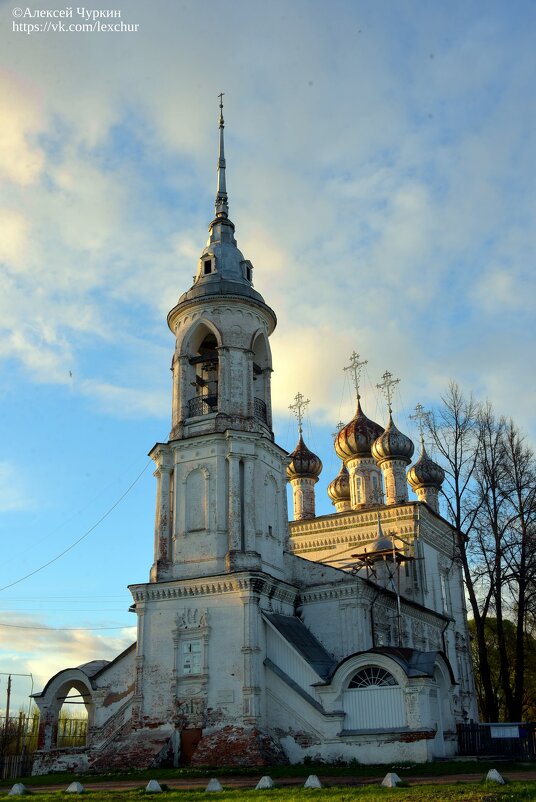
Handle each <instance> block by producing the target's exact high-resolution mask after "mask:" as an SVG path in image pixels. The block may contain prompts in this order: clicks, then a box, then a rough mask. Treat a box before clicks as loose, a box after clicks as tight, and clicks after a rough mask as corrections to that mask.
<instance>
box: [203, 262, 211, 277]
mask: <svg viewBox="0 0 536 802" xmlns="http://www.w3.org/2000/svg"><path fill="white" fill-rule="evenodd" d="M203 272H204V274H205V276H208V274H209V273H211V272H212V261H211V260H210V259H207V260H206V262H205V263H204V265H203Z"/></svg>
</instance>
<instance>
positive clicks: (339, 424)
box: [331, 420, 344, 437]
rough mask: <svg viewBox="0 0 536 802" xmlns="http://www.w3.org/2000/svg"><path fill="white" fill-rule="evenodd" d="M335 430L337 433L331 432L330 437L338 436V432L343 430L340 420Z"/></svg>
mask: <svg viewBox="0 0 536 802" xmlns="http://www.w3.org/2000/svg"><path fill="white" fill-rule="evenodd" d="M335 428H336V430H337V431H336V432H331V436H332V437H337V435H338V434H339V432H340V430H341V429H343V428H344V423H343V422H342V420H340V421H339V422H338V423H336V424H335Z"/></svg>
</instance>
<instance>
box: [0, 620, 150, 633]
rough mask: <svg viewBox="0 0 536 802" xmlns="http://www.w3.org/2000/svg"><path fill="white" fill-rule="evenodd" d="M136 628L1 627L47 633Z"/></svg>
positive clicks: (1, 624) (1, 623) (6, 625)
mask: <svg viewBox="0 0 536 802" xmlns="http://www.w3.org/2000/svg"><path fill="white" fill-rule="evenodd" d="M133 626H135V625H134V624H127V625H125V626H122V627H33V626H30V625H24V624H4V622H3V621H0V627H9V629H43V630H46V632H94V631H95V630H97V629H130V628H131V627H133Z"/></svg>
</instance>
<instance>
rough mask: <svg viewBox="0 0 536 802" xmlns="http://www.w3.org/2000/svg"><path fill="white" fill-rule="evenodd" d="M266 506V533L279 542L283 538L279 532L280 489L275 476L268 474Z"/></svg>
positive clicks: (265, 490) (266, 480)
mask: <svg viewBox="0 0 536 802" xmlns="http://www.w3.org/2000/svg"><path fill="white" fill-rule="evenodd" d="M264 499H265V501H264V504H265V507H264V508H265V510H266V532H265V534H267V535H269V536H270V537H275V538H277V539H278V540H279V539H280V537H281V532H279V488H278V486H277V481H276V479H275V477H274V476H273V474H271V473H269V474H267V476H266V478H265V480H264Z"/></svg>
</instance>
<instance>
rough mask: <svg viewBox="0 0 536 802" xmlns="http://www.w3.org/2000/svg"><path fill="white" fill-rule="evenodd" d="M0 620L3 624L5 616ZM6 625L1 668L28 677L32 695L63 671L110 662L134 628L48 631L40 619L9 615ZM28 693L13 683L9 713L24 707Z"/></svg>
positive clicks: (1, 633)
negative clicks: (30, 680) (8, 625)
mask: <svg viewBox="0 0 536 802" xmlns="http://www.w3.org/2000/svg"><path fill="white" fill-rule="evenodd" d="M0 618H1V619H2V621H3V622H6V621H7V614H6V613H2V614H0ZM7 623H9V624H10V625H12V626H10V627H2V626H0V654H1V655H2V665H3V666H4V668H5V669H7V670H8V671H12V672H13V673H19V674H32V676H33V682H34V692H37V691H39V690H41V689H42V688H43V687H44V685H45V684H46V682H47V681H48V680H49V679H50V678H51V677H52V676H54V674H56V673H57V672H58V671H61V670H62V669H64V668H73V667H76V666H79V665H82V664H83V663H86V662H89V661H90V660H113V659H114V658H115V657H117V655H118V654H120V653H121V652H122V651H123V650H124V649H126V648H127V647H128V646H129V645H130V644H131V643H132V642H133V641H135V639H136V629H135V627H124V628H123V629H120V630H119V631H114V630H109V631H103V633H102V634H97V633H96V632H95V631H93V632H92V631H85V630H83V629H81V630H77V631H73V630H65V631H62V630H60V629H55V628H54V627H48V626H47V625H46V623H44V621H43V619H42V618H41V617H38V616H30V615H24V614H22V613H10V614H9V620H8V621H7ZM102 626H106V622H105V623H104V624H102ZM29 691H30V688H29V683H28V680H27V679H23V678H20V679H17V680H16V681H15V680H14V686H13V699H12V701H13V705H12V709H18V707H19V706H23V707H26V706H27V703H28V698H27V694H28V693H29Z"/></svg>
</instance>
